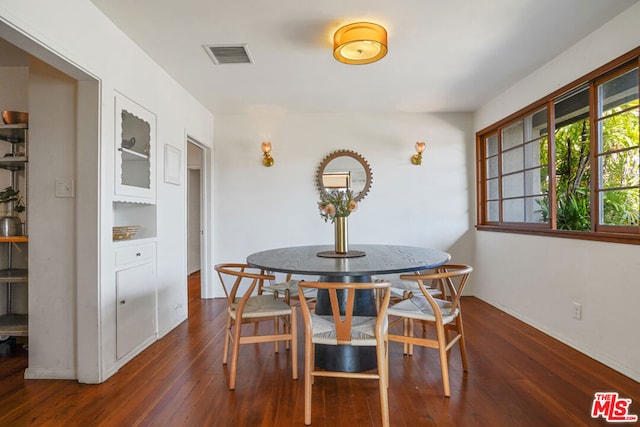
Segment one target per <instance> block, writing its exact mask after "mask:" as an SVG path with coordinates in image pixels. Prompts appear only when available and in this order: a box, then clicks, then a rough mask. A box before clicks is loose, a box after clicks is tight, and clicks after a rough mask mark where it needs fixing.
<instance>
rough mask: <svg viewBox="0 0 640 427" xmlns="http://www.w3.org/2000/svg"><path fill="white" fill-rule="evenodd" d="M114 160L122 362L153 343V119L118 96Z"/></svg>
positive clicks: (117, 302) (118, 326)
mask: <svg viewBox="0 0 640 427" xmlns="http://www.w3.org/2000/svg"><path fill="white" fill-rule="evenodd" d="M114 156H115V158H114V160H115V162H114V165H115V168H114V176H115V183H114V184H115V185H114V196H113V227H114V233H113V248H114V260H115V270H114V271H115V305H116V307H115V315H116V316H115V318H116V360H118V361H125V362H126V360H128V359H130V358H131V357H133V356H134V355H135V354H137V353H138V352H140V351H141V350H142V349H144V348H145V347H146V346H147V345H149V344H150V343H151V342H153V341H154V340H155V339H156V338H157V329H158V327H157V284H156V282H157V279H156V241H155V238H156V215H157V212H156V204H155V201H156V169H155V164H156V158H157V155H156V121H155V115H154V114H153V113H151V112H150V111H148V110H146V109H145V108H143V107H142V106H140V105H138V104H137V103H135V102H134V101H132V100H131V99H129V98H127V97H125V96H124V95H122V94H119V93H116V95H115V141H114ZM122 230H125V231H127V233H124V234H123V233H122ZM129 232H130V233H129Z"/></svg>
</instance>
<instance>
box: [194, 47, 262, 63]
mask: <svg viewBox="0 0 640 427" xmlns="http://www.w3.org/2000/svg"><path fill="white" fill-rule="evenodd" d="M203 47H204V50H206V51H207V54H208V55H209V57H210V58H211V60H212V61H213V63H214V64H216V65H222V64H253V60H252V59H251V55H249V50H248V49H247V45H246V44H236V45H220V44H211V45H204V46H203Z"/></svg>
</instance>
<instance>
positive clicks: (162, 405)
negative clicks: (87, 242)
mask: <svg viewBox="0 0 640 427" xmlns="http://www.w3.org/2000/svg"><path fill="white" fill-rule="evenodd" d="M198 283H199V277H198V276H197V275H193V276H192V277H191V278H190V293H189V294H190V298H189V319H188V320H187V321H185V322H184V323H182V324H181V325H179V326H178V327H177V328H176V329H175V330H174V331H172V332H171V333H170V334H168V335H167V336H165V337H164V338H162V339H161V340H160V341H158V342H156V343H154V344H153V345H152V346H151V347H149V348H148V349H147V350H146V351H144V352H143V353H142V354H140V355H139V356H138V357H136V358H135V359H134V360H133V361H131V362H130V363H129V364H128V365H126V366H125V367H123V368H122V369H121V370H120V371H119V372H118V373H117V374H116V375H114V376H113V377H111V378H110V379H108V380H107V381H106V382H104V383H103V384H100V385H87V384H78V383H77V382H75V381H61V380H25V379H24V378H23V376H24V370H25V368H26V367H27V358H26V355H25V352H24V351H23V350H21V349H20V348H19V347H18V348H17V349H15V351H14V352H12V353H11V354H1V353H0V426H11V427H13V426H31V425H33V426H65V427H69V426H83V427H85V426H252V427H253V426H303V425H304V413H303V412H304V409H303V400H304V394H303V379H302V378H303V377H302V367H303V364H302V358H303V354H302V351H300V352H299V366H300V371H299V375H300V379H299V380H297V381H294V380H292V379H291V369H290V363H291V361H290V357H289V353H288V352H286V351H285V350H284V348H283V347H282V346H281V351H280V353H278V354H274V353H273V346H272V344H260V345H247V346H243V347H242V348H241V349H240V362H239V370H238V373H239V375H238V380H237V385H236V390H235V391H229V390H228V388H227V387H228V368H227V367H226V366H223V365H222V344H223V328H224V325H225V315H226V312H225V310H226V302H225V301H224V300H221V299H217V300H201V299H200V298H199V295H198V286H199V285H198ZM462 304H463V308H464V320H465V328H466V334H467V348H468V354H469V372H468V373H466V374H463V373H462V370H461V365H460V357H459V352H458V350H457V348H455V349H454V350H453V353H452V355H451V363H450V376H451V397H450V398H444V397H443V395H442V382H441V376H440V367H439V362H438V355H437V351H435V350H431V349H420V348H416V349H415V353H414V356H413V357H411V358H409V357H403V356H402V345H401V344H397V343H392V345H391V354H390V358H389V359H390V387H389V405H390V413H391V424H392V426H412V427H413V426H492V427H493V426H536V427H537V426H582V425H606V424H607V422H606V421H605V420H604V419H602V418H598V419H592V418H591V417H590V410H591V404H592V400H593V396H594V393H595V392H597V391H616V392H618V393H619V394H620V396H621V397H624V398H628V399H632V403H631V406H630V413H632V414H637V415H640V384H639V383H638V382H635V381H633V380H631V379H629V378H627V377H625V376H623V375H620V374H618V373H616V372H615V371H613V370H611V369H609V368H607V367H605V366H603V365H602V364H600V363H598V362H596V361H594V360H592V359H590V358H589V357H586V356H584V355H582V354H580V353H578V352H576V351H575V350H572V349H570V348H569V347H567V346H565V345H563V344H561V343H559V342H558V341H556V340H554V339H551V338H549V337H547V336H546V335H544V334H542V333H540V332H538V331H536V330H535V329H533V328H531V327H528V326H527V325H525V324H524V323H522V322H519V321H517V320H515V319H514V318H512V317H511V316H508V315H506V314H505V313H503V312H501V311H499V310H496V309H495V308H493V307H491V306H490V305H488V304H486V303H484V302H482V301H480V300H478V299H477V298H472V297H466V298H464V299H463V303H462ZM299 317H300V321H301V319H302V316H299ZM299 330H300V341H299V348H300V349H301V350H302V348H303V345H302V334H303V330H302V328H301V327H300V328H299ZM378 405H379V404H378V395H377V384H376V382H375V381H362V380H359V381H358V380H348V379H330V378H318V379H316V384H315V385H314V394H313V416H312V425H313V426H316V427H335V426H338V427H340V426H343V427H369V426H378V425H380V408H379V406H378Z"/></svg>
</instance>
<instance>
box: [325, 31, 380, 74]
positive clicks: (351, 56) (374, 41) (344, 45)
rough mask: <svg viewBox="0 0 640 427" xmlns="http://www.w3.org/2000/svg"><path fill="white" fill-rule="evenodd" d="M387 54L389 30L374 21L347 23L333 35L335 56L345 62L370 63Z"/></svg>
mask: <svg viewBox="0 0 640 427" xmlns="http://www.w3.org/2000/svg"><path fill="white" fill-rule="evenodd" d="M386 54H387V30H385V29H384V28H383V27H382V26H380V25H378V24H374V23H372V22H356V23H353V24H349V25H345V26H344V27H341V28H339V29H338V31H336V33H335V34H334V35H333V56H334V57H335V58H336V59H337V60H338V61H340V62H343V63H345V64H356V65H358V64H370V63H372V62H376V61H378V60H380V59H382V58H383V57H384V56H385V55H386Z"/></svg>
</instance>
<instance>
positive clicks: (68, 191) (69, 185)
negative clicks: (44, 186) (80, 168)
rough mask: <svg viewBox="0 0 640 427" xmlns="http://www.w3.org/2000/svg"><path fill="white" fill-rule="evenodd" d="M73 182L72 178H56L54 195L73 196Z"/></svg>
mask: <svg viewBox="0 0 640 427" xmlns="http://www.w3.org/2000/svg"><path fill="white" fill-rule="evenodd" d="M74 196H75V182H74V180H73V178H56V197H74Z"/></svg>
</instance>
